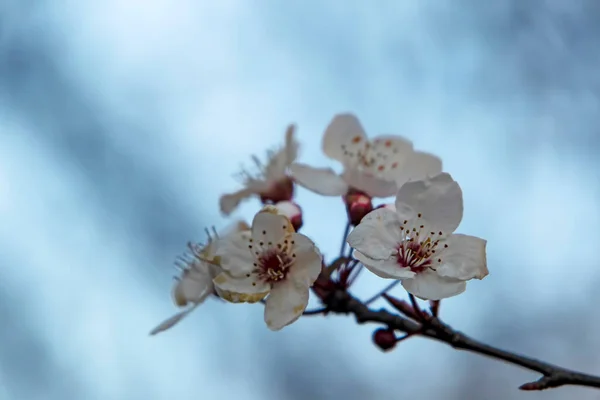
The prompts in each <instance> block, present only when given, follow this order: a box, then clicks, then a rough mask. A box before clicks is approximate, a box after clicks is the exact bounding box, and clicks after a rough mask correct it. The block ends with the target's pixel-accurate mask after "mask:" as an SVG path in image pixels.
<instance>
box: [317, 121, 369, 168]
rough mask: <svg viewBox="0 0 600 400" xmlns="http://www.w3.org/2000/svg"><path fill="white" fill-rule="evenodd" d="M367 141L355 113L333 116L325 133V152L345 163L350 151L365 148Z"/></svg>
mask: <svg viewBox="0 0 600 400" xmlns="http://www.w3.org/2000/svg"><path fill="white" fill-rule="evenodd" d="M366 143H367V136H366V134H365V130H364V129H363V127H362V125H361V124H360V121H359V120H358V118H357V117H356V116H355V115H353V114H338V115H336V116H334V117H333V119H332V120H331V122H330V123H329V125H328V126H327V128H326V129H325V133H324V135H323V144H322V146H323V152H324V153H325V155H327V156H328V157H330V158H332V159H334V160H338V161H340V162H342V163H345V162H346V161H347V159H348V156H347V154H348V152H350V153H352V152H356V151H357V150H359V149H363V148H364V147H365V145H366Z"/></svg>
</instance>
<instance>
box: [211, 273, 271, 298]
mask: <svg viewBox="0 0 600 400" xmlns="http://www.w3.org/2000/svg"><path fill="white" fill-rule="evenodd" d="M248 275H250V276H244V277H242V278H234V277H232V276H231V275H229V274H228V273H227V272H223V273H221V274H219V275H217V277H215V279H214V280H213V282H214V284H215V289H216V290H217V294H218V295H219V297H221V298H222V299H223V300H227V301H229V302H231V303H256V302H257V301H260V300H262V299H263V298H264V297H265V296H266V295H267V294H268V293H269V290H270V285H269V284H267V283H264V282H263V281H261V280H260V279H258V277H257V276H256V275H255V274H248Z"/></svg>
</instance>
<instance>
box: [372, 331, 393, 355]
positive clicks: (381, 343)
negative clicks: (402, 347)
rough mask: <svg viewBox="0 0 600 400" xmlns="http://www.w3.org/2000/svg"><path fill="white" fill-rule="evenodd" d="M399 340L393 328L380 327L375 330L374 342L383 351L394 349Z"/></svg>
mask: <svg viewBox="0 0 600 400" xmlns="http://www.w3.org/2000/svg"><path fill="white" fill-rule="evenodd" d="M397 342H398V340H397V339H396V334H395V333H394V331H393V330H390V329H383V328H380V329H377V330H376V331H375V332H373V343H375V345H376V346H377V347H379V348H380V349H381V350H383V351H388V350H391V349H393V348H394V347H395V346H396V343H397Z"/></svg>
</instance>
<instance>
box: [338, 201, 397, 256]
mask: <svg viewBox="0 0 600 400" xmlns="http://www.w3.org/2000/svg"><path fill="white" fill-rule="evenodd" d="M400 222H401V221H400V220H399V219H398V215H397V214H396V213H395V212H393V211H391V210H388V209H386V208H378V209H375V210H373V211H371V212H370V213H368V214H367V215H365V217H364V218H363V219H362V221H361V222H360V224H358V225H357V226H356V227H355V228H354V229H353V230H352V232H350V234H349V235H348V237H347V238H346V241H347V242H348V244H349V245H350V247H352V248H354V249H356V250H358V251H360V252H361V253H363V254H365V255H366V256H368V257H369V258H372V259H375V260H386V259H388V258H389V257H390V256H391V255H392V254H396V252H397V245H398V244H399V243H400V242H401V241H402V236H401V234H400V233H401V232H400Z"/></svg>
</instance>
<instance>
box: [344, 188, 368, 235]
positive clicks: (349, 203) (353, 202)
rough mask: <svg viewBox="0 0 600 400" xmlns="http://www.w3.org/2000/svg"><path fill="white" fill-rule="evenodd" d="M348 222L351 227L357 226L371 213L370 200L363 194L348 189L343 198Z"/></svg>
mask: <svg viewBox="0 0 600 400" xmlns="http://www.w3.org/2000/svg"><path fill="white" fill-rule="evenodd" d="M344 203H345V204H346V212H347V213H348V220H349V221H350V223H351V224H352V225H355V226H356V225H358V224H359V223H360V221H361V220H362V219H363V217H364V216H365V215H367V214H368V213H370V212H371V211H373V203H372V202H371V198H370V197H369V196H368V195H366V194H365V193H363V192H360V191H358V190H354V189H350V190H349V191H348V193H347V194H346V195H345V196H344Z"/></svg>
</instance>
